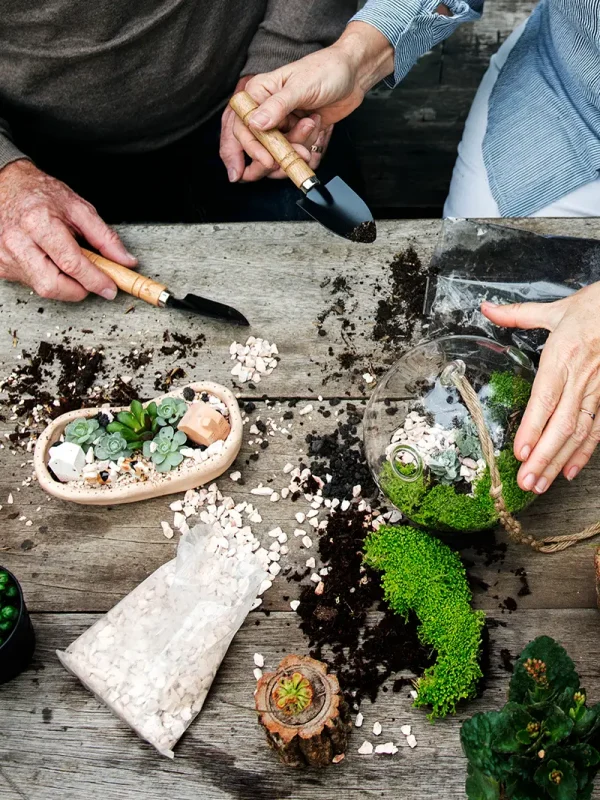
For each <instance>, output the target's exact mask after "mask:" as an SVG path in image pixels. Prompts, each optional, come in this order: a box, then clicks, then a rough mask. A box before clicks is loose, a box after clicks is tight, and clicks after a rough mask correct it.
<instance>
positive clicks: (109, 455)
mask: <svg viewBox="0 0 600 800" xmlns="http://www.w3.org/2000/svg"><path fill="white" fill-rule="evenodd" d="M132 450H133V447H132V445H131V444H130V443H129V442H127V441H126V440H125V439H124V437H123V436H122V435H121V434H120V433H105V434H104V436H102V437H101V438H100V439H99V440H98V441H97V442H96V444H95V446H94V455H95V456H96V458H97V459H99V460H100V461H117V460H118V459H119V458H128V457H129V456H130V455H131V452H132Z"/></svg>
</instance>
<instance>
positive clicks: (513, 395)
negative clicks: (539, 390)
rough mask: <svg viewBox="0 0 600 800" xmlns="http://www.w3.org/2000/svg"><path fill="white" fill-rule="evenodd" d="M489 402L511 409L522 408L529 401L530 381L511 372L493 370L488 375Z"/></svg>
mask: <svg viewBox="0 0 600 800" xmlns="http://www.w3.org/2000/svg"><path fill="white" fill-rule="evenodd" d="M490 390H491V394H490V403H492V404H493V405H499V406H503V407H504V408H509V409H511V410H513V411H514V410H517V409H518V410H520V411H521V410H523V409H525V407H526V406H527V403H528V402H529V396H530V394H531V383H530V382H529V381H528V380H527V379H526V378H522V377H521V376H520V375H515V374H514V373H512V372H493V373H492V375H491V377H490Z"/></svg>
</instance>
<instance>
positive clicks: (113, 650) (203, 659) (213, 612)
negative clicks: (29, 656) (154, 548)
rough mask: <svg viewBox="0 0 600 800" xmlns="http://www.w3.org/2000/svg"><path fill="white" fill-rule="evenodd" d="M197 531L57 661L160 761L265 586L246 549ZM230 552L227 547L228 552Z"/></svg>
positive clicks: (194, 710) (197, 706) (254, 559)
mask: <svg viewBox="0 0 600 800" xmlns="http://www.w3.org/2000/svg"><path fill="white" fill-rule="evenodd" d="M225 545H227V548H229V544H228V543H227V540H226V539H225V538H224V537H223V536H222V533H221V531H220V528H218V526H216V527H215V528H213V529H211V528H210V527H209V526H207V525H198V526H196V527H195V528H193V529H192V530H191V531H190V533H188V534H187V535H186V536H184V537H183V538H182V540H181V542H180V544H179V548H178V551H177V558H176V559H174V560H172V561H169V562H168V563H167V564H164V565H163V566H162V567H159V569H157V570H156V571H155V572H153V573H152V575H150V576H149V577H148V578H147V579H146V580H145V581H144V582H143V583H141V584H140V585H139V586H138V587H136V588H135V589H134V590H133V591H132V592H131V593H130V594H128V595H127V597H125V598H124V599H123V600H121V602H120V603H118V604H117V605H116V606H115V607H114V608H113V609H111V610H110V611H109V612H108V613H107V614H106V615H105V616H103V617H102V618H101V619H99V620H98V621H97V622H96V623H95V624H94V625H92V627H91V628H89V629H88V630H87V631H86V632H85V633H83V634H82V635H81V636H80V637H79V638H78V639H76V640H75V641H74V642H73V643H72V644H71V645H70V646H69V647H68V648H67V650H66V651H65V652H58V653H57V655H58V657H59V659H60V660H61V662H62V664H63V665H64V666H65V667H66V668H67V669H68V670H69V671H70V672H72V673H73V674H74V675H75V676H76V677H78V678H79V680H80V681H81V682H82V683H83V684H84V685H85V686H86V687H87V688H88V689H89V690H90V691H91V692H93V693H94V694H95V695H96V696H97V697H98V698H99V699H100V700H101V701H102V702H104V703H105V704H106V705H107V706H108V707H109V708H110V709H111V710H112V711H113V712H114V713H115V714H116V715H117V716H119V717H120V718H121V719H122V720H123V721H124V722H126V723H127V724H128V725H129V726H130V727H131V728H133V730H135V732H136V733H137V734H138V735H139V736H141V737H142V738H143V739H146V741H148V742H150V744H152V745H153V746H154V747H155V748H156V749H157V750H158V751H159V752H160V753H162V754H163V755H166V756H169V757H170V758H173V748H174V746H175V744H176V743H177V741H178V740H179V738H180V737H181V736H182V734H183V733H184V731H185V730H186V729H187V728H188V726H189V725H190V724H191V722H192V721H193V719H194V718H195V717H196V715H197V714H198V713H199V712H200V710H201V708H202V706H203V704H204V700H205V699H206V696H207V694H208V691H209V689H210V687H211V684H212V682H213V679H214V677H215V675H216V673H217V670H218V669H219V666H220V664H221V661H222V660H223V657H224V656H225V653H226V652H227V649H228V647H229V645H230V643H231V640H232V639H233V637H234V636H235V634H236V632H237V630H238V629H239V627H240V625H241V624H242V622H243V621H244V619H245V618H246V615H247V614H248V612H249V611H250V609H251V606H252V603H253V601H254V599H255V598H256V594H257V591H258V588H259V586H260V584H261V582H262V581H263V579H264V578H265V575H266V573H265V571H264V569H263V568H262V566H261V564H260V561H259V559H258V558H257V557H256V556H255V555H254V554H253V553H252V552H248V551H247V549H244V548H243V547H242V548H238V552H237V553H233V554H232V552H231V550H230V549H226V547H225ZM233 549H235V548H233Z"/></svg>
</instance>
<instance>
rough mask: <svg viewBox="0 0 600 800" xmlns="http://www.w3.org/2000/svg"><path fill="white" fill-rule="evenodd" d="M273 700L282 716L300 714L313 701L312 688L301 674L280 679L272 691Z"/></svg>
mask: <svg viewBox="0 0 600 800" xmlns="http://www.w3.org/2000/svg"><path fill="white" fill-rule="evenodd" d="M273 699H274V700H275V703H276V705H277V708H278V709H279V710H280V711H283V712H284V714H289V715H290V716H291V715H294V714H301V713H302V712H303V711H305V710H306V709H307V708H308V707H309V705H310V704H311V703H312V700H313V688H312V686H311V684H310V681H309V680H308V678H306V677H305V676H304V675H302V673H301V672H294V673H293V674H292V675H288V676H285V677H282V678H280V679H279V681H278V682H277V684H276V686H275V688H274V689H273Z"/></svg>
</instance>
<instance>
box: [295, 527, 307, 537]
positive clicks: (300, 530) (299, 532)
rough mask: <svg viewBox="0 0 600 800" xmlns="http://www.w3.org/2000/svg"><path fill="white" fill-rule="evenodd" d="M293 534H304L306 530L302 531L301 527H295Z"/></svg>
mask: <svg viewBox="0 0 600 800" xmlns="http://www.w3.org/2000/svg"><path fill="white" fill-rule="evenodd" d="M294 536H306V531H303V530H302V528H296V530H295V531H294Z"/></svg>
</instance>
